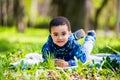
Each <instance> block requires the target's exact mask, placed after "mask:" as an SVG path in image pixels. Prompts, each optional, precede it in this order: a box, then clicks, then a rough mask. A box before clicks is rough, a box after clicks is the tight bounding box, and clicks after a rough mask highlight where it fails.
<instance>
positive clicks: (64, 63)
mask: <svg viewBox="0 0 120 80" xmlns="http://www.w3.org/2000/svg"><path fill="white" fill-rule="evenodd" d="M68 65H69V64H68V62H67V61H64V60H62V59H55V66H57V67H68Z"/></svg>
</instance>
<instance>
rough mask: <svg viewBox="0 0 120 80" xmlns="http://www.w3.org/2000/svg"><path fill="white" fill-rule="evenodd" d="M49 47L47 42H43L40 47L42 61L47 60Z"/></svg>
mask: <svg viewBox="0 0 120 80" xmlns="http://www.w3.org/2000/svg"><path fill="white" fill-rule="evenodd" d="M50 52H51V51H50V47H49V45H48V43H45V44H44V46H43V47H42V57H43V59H44V61H46V60H47V57H48V55H50Z"/></svg>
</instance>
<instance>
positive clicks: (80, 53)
mask: <svg viewBox="0 0 120 80" xmlns="http://www.w3.org/2000/svg"><path fill="white" fill-rule="evenodd" d="M75 57H76V58H77V59H78V60H80V61H81V62H82V63H85V62H86V51H85V49H84V48H83V47H82V46H78V48H77V49H76V50H75Z"/></svg>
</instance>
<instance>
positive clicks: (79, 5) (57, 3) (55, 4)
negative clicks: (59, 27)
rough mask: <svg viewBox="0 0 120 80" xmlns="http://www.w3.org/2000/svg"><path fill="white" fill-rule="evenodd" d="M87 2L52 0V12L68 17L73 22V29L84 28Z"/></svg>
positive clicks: (54, 14)
mask: <svg viewBox="0 0 120 80" xmlns="http://www.w3.org/2000/svg"><path fill="white" fill-rule="evenodd" d="M85 2H86V0H69V1H67V0H52V2H51V6H52V9H51V14H52V15H53V16H65V17H67V18H68V19H69V20H70V22H71V26H72V30H73V31H75V30H77V29H80V28H84V26H85V25H84V21H85V15H86V14H85Z"/></svg>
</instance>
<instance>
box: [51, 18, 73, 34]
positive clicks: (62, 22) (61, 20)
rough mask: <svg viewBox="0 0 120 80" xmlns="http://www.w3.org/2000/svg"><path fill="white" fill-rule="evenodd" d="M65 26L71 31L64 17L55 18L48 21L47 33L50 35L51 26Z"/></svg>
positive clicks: (68, 22)
mask: <svg viewBox="0 0 120 80" xmlns="http://www.w3.org/2000/svg"><path fill="white" fill-rule="evenodd" d="M65 24H66V25H67V26H68V30H69V31H71V25H70V21H69V20H68V19H67V18H66V17H63V16H59V17H55V18H53V19H52V20H51V21H50V25H49V32H50V33H51V28H52V27H53V26H59V25H65Z"/></svg>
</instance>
